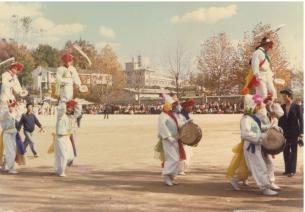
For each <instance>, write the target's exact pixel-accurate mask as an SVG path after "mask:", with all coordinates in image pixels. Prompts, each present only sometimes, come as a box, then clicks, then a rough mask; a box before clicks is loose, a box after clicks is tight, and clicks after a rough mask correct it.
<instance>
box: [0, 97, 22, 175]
mask: <svg viewBox="0 0 305 212" xmlns="http://www.w3.org/2000/svg"><path fill="white" fill-rule="evenodd" d="M15 106H16V102H15V101H14V102H11V103H9V104H8V107H7V110H6V109H3V110H2V111H1V113H0V122H1V128H2V130H3V146H4V164H3V167H2V169H3V170H4V171H8V173H9V174H17V173H18V172H17V171H16V169H15V159H16V155H17V145H16V134H17V129H16V118H15V111H14V110H15Z"/></svg>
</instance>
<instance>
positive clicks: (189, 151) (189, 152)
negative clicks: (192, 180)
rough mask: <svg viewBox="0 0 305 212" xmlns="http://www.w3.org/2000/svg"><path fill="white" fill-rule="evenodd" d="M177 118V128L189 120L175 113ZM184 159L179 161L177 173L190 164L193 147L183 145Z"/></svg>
mask: <svg viewBox="0 0 305 212" xmlns="http://www.w3.org/2000/svg"><path fill="white" fill-rule="evenodd" d="M176 116H177V120H178V126H179V128H181V127H183V125H185V124H186V123H188V122H189V120H186V118H185V117H184V116H183V115H182V114H181V113H179V114H177V115H176ZM183 148H184V151H185V156H186V159H185V160H182V161H180V169H179V173H182V172H185V171H186V170H187V169H188V168H189V167H190V165H191V161H192V156H193V147H191V146H188V145H183Z"/></svg>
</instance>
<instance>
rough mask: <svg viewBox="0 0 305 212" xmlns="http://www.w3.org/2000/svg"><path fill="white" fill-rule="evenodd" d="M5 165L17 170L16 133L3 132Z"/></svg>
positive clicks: (9, 168)
mask: <svg viewBox="0 0 305 212" xmlns="http://www.w3.org/2000/svg"><path fill="white" fill-rule="evenodd" d="M3 145H4V154H5V156H4V159H5V167H6V168H7V169H8V170H9V171H10V170H15V159H16V154H17V145H16V133H5V132H4V133H3Z"/></svg>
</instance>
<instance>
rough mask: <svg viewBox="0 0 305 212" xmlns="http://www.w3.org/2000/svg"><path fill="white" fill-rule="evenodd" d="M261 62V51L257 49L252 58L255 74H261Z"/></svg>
mask: <svg viewBox="0 0 305 212" xmlns="http://www.w3.org/2000/svg"><path fill="white" fill-rule="evenodd" d="M259 63H260V56H259V52H257V51H255V52H254V53H253V55H252V59H251V68H252V71H253V74H254V75H255V76H258V74H259Z"/></svg>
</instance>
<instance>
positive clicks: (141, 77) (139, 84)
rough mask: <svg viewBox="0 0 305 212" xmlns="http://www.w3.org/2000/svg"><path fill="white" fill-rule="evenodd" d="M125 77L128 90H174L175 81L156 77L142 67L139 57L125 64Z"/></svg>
mask: <svg viewBox="0 0 305 212" xmlns="http://www.w3.org/2000/svg"><path fill="white" fill-rule="evenodd" d="M125 77H126V82H127V87H128V88H153V87H158V88H175V87H176V85H175V84H176V83H175V80H174V79H172V78H170V77H164V76H160V75H158V74H157V73H156V72H155V71H153V70H151V69H150V68H148V67H143V65H142V61H141V56H138V60H137V61H135V60H134V58H132V61H131V62H128V63H125Z"/></svg>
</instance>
